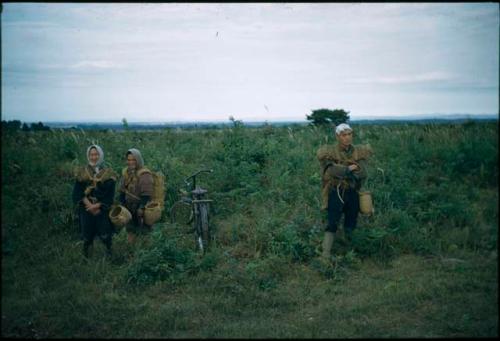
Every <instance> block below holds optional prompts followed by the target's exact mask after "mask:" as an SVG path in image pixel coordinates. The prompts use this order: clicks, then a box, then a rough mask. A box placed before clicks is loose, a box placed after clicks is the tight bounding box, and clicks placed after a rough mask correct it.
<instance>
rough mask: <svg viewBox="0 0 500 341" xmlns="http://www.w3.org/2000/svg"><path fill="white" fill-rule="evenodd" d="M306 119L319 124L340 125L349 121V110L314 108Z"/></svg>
mask: <svg viewBox="0 0 500 341" xmlns="http://www.w3.org/2000/svg"><path fill="white" fill-rule="evenodd" d="M306 119H307V120H308V121H311V124H312V125H317V126H322V125H331V124H334V125H339V124H341V123H346V122H347V121H349V112H348V111H345V110H344V109H335V110H330V109H316V110H312V112H311V115H306Z"/></svg>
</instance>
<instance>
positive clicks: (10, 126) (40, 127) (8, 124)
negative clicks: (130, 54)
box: [2, 117, 498, 131]
mask: <svg viewBox="0 0 500 341" xmlns="http://www.w3.org/2000/svg"><path fill="white" fill-rule="evenodd" d="M496 120H498V118H482V117H478V118H471V117H468V118H443V119H439V118H421V119H374V120H370V119H361V120H351V121H350V122H349V123H350V124H353V125H365V124H370V125H392V124H429V123H435V124H441V123H448V124H454V123H467V122H474V121H483V122H484V121H496ZM235 124H240V125H243V126H245V127H247V128H257V127H262V126H275V127H278V126H289V127H294V126H303V125H307V124H310V123H309V122H305V121H282V122H268V121H260V122H243V121H237V123H235V122H231V121H230V122H189V123H188V122H183V123H153V124H151V123H128V124H127V125H126V126H125V125H123V124H122V123H94V122H88V123H74V124H73V123H67V122H50V123H45V125H44V124H43V123H42V122H38V123H30V124H28V123H26V122H24V123H22V122H21V121H19V120H12V121H2V130H6V129H7V130H10V131H15V130H21V131H44V130H45V131H46V130H51V128H54V129H65V130H80V129H83V130H101V131H107V130H114V131H126V130H142V131H144V130H162V129H177V128H180V129H187V130H190V129H220V128H224V127H231V126H234V125H235Z"/></svg>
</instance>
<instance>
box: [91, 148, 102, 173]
mask: <svg viewBox="0 0 500 341" xmlns="http://www.w3.org/2000/svg"><path fill="white" fill-rule="evenodd" d="M92 148H95V149H96V150H97V153H98V154H99V159H97V162H96V164H95V165H92V164H91V163H90V150H91V149H92ZM87 161H88V162H89V165H90V166H91V167H92V168H93V169H94V171H95V172H96V173H98V172H99V169H100V167H101V165H102V163H103V162H104V152H103V151H102V148H101V147H99V146H98V145H96V144H93V145H91V146H89V147H88V148H87Z"/></svg>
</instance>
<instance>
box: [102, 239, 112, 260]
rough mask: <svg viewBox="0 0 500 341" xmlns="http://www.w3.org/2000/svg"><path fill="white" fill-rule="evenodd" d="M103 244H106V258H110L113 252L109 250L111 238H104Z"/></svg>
mask: <svg viewBox="0 0 500 341" xmlns="http://www.w3.org/2000/svg"><path fill="white" fill-rule="evenodd" d="M104 245H106V258H108V259H109V258H111V256H112V255H113V252H112V251H111V239H108V240H105V241H104Z"/></svg>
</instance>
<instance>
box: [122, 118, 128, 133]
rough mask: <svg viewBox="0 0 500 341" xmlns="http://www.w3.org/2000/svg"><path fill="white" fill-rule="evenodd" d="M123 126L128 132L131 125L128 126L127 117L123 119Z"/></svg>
mask: <svg viewBox="0 0 500 341" xmlns="http://www.w3.org/2000/svg"><path fill="white" fill-rule="evenodd" d="M122 125H123V128H124V129H125V130H128V128H129V125H128V121H127V119H126V118H125V117H124V118H122Z"/></svg>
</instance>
